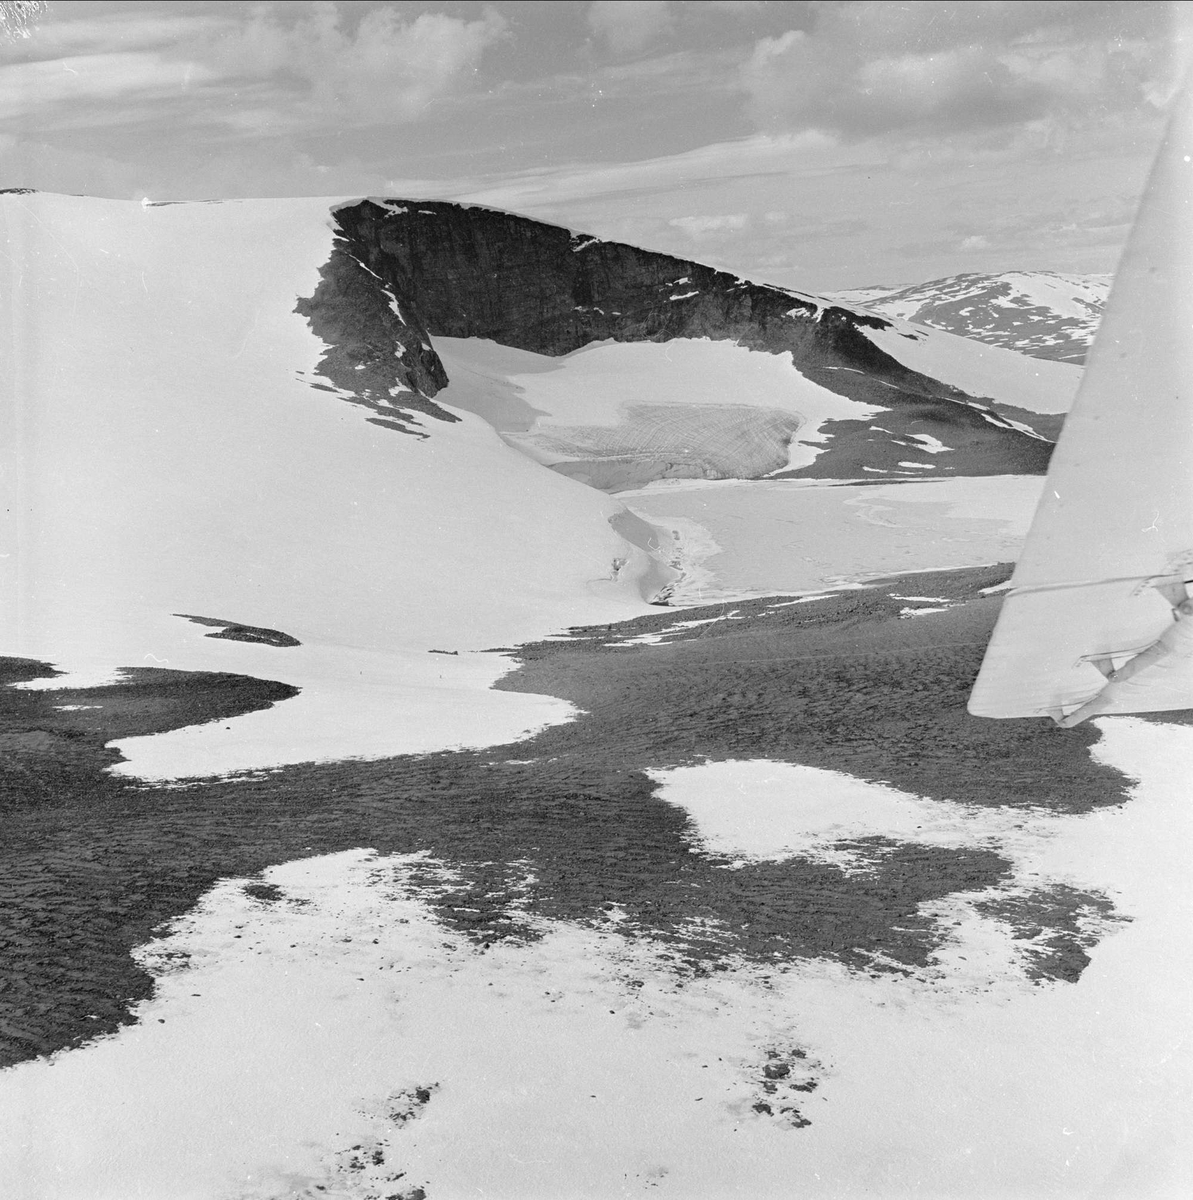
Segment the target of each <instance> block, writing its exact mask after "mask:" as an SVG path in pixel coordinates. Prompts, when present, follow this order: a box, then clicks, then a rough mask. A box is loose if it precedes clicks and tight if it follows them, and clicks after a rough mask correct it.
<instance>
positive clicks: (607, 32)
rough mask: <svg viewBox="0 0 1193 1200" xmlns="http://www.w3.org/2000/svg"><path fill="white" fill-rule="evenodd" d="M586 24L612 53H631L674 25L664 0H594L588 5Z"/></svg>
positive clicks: (667, 31)
mask: <svg viewBox="0 0 1193 1200" xmlns="http://www.w3.org/2000/svg"><path fill="white" fill-rule="evenodd" d="M588 27H589V28H590V29H591V30H592V31H593V33H595V34H596V35H597V36H598V37H601V38H603V39H604V40H605V41H606V42H608V44H609V48H610V49H611V50H612V51H613V52H614V53H615V54H632V53H634V52H635V51H638V50H641V49H642V48H643V47H644V46H645V45H646V44H647V43H648V42H651V41H653V40H654V39H655V38H657V37H659V36H661V35H662V34H664V33H669V32H671V30H672V28H673V27H674V20H673V18H672V14H671V9H670V6H669V5H668V4H667V3H666V0H596V2H595V3H593V4H590V5H589V6H588Z"/></svg>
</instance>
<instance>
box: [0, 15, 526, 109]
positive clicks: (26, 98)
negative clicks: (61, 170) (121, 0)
mask: <svg viewBox="0 0 1193 1200" xmlns="http://www.w3.org/2000/svg"><path fill="white" fill-rule="evenodd" d="M295 11H296V10H295V9H278V8H275V7H273V6H265V5H262V6H258V7H254V8H253V9H251V10H250V11H249V12H248V14H247V15H246V16H242V15H241V14H240V13H239V12H235V10H233V12H234V15H232V16H225V15H224V12H223V11H222V10H217V12H216V14H215V15H213V16H212V15H209V16H203V17H194V16H187V15H186V14H179V15H178V16H174V15H172V14H171V15H168V16H167V15H163V14H160V13H152V12H142V13H133V14H117V15H116V16H115V17H111V18H99V17H95V18H86V19H82V20H67V21H61V22H56V23H52V24H50V25H48V26H47V32H46V35H45V36H44V37H43V36H40V35H39V37H38V38H36V39H32V41H33V43H34V44H33V45H32V46H31V47H30V50H31V51H36V52H37V53H38V54H40V56H41V59H40V61H35V62H24V63H15V64H13V65H10V66H8V67H5V68H3V69H0V97H2V98H3V103H4V110H3V111H5V112H6V113H8V115H10V116H14V115H18V114H20V113H24V114H25V116H26V117H27V123H28V124H30V125H35V124H37V121H38V119H39V118H44V119H45V120H47V121H48V122H49V123H50V124H53V123H54V121H55V114H53V113H52V112H49V111H48V109H49V108H51V107H52V106H53V105H55V104H58V103H62V104H63V105H67V104H70V103H71V102H74V105H75V107H74V108H73V111H71V112H70V113H69V114H64V119H65V120H66V121H68V122H69V123H72V124H80V125H85V124H87V123H89V122H92V121H95V120H96V119H97V117H96V114H94V113H89V112H88V111H87V110H86V109H85V108H82V109H81V108H79V107H78V102H79V101H86V100H87V99H89V98H95V97H103V98H107V99H114V98H117V97H125V98H126V99H129V100H132V101H147V100H152V99H155V98H166V99H168V98H170V97H171V96H173V95H176V94H177V93H178V90H179V88H181V87H198V88H202V89H204V90H205V91H206V93H207V94H208V96H209V98H210V99H211V101H212V103H211V104H210V105H209V106H207V107H206V108H205V109H204V110H202V112H201V113H196V115H195V117H194V119H195V120H199V121H202V120H209V121H210V120H216V121H220V122H224V123H227V124H231V125H232V126H234V127H236V128H240V129H252V130H261V129H265V128H272V129H277V128H283V127H284V128H293V127H295V126H299V125H300V126H302V127H305V128H320V127H324V128H325V127H326V126H328V125H332V124H335V125H339V126H341V127H343V126H344V125H352V126H355V125H361V124H384V123H386V122H392V121H409V120H413V119H415V118H417V117H418V116H419V115H421V114H422V113H423V112H425V111H426V109H427V108H428V107H429V106H430V105H431V104H432V103H433V102H434V101H436V100H439V99H442V98H444V97H447V96H450V95H452V94H454V93H455V92H456V91H457V90H458V89H459V88H460V87H461V86H466V85H467V82H468V81H469V80H470V79H471V78H472V77H473V75H474V74H475V73H476V71H477V68H478V66H479V63H480V60H481V57H482V55H483V54H484V52H485V50H486V49H487V48H488V47H489V46H491V45H492V44H493V43H494V42H496V41H497V40H498V39H500V38H502V37H503V36H504V35H505V32H506V27H507V23H506V21H505V18H504V17H502V16H501V15H500V14H499V13H498V12H497V11H496V10H494V9H492V8H486V9H484V10H483V11H482V13H481V14H480V16H479V17H478V18H477V19H475V20H471V21H469V20H464V19H462V18H458V17H452V16H448V15H446V14H444V13H434V12H424V13H421V14H419V15H418V16H417V17H415V18H413V19H405V18H403V17H402V16H400V15H399V13H398V11H397V10H396V9H395V8H393V7H392V6H388V5H387V6H384V7H380V8H374V9H371V10H370V11H369V12H367V13H366V14H365V16H364V17H363V18H362V20H361V21H360V23H359V25H358V26H357V28H356V29H355V31H354V32H353V31H348V30H345V29H344V28H343V26H342V22H341V15H340V12H339V9H338V8H337V6H336V5H335V4H332V3H326V2H320V3H315V4H309V5H302V6H300V7H298V9H297V13H298V16H297V18H296V19H295V18H294V16H293V13H294V12H295ZM59 55H60V56H61V57H49V56H59ZM141 115H142V116H144V117H146V118H153V117H154V116H155V115H158V114H155V113H154V112H153V111H152V109H149V108H148V107H147V108H145V109H144V110H143V111H142V113H141ZM110 116H111V114H108V113H105V114H104V115H103V119H105V120H107V119H109V117H110Z"/></svg>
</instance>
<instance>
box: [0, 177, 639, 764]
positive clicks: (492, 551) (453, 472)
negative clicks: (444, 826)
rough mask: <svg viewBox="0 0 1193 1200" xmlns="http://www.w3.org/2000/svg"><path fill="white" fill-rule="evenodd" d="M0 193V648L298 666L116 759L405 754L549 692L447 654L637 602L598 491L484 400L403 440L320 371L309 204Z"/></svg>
mask: <svg viewBox="0 0 1193 1200" xmlns="http://www.w3.org/2000/svg"><path fill="white" fill-rule="evenodd" d="M3 199H4V205H3V212H4V221H5V235H6V238H7V244H8V252H9V254H10V255H11V256H12V261H13V263H14V265H13V266H12V267H10V268H7V269H9V270H11V274H10V276H9V281H10V282H11V284H12V288H11V291H10V290H9V289H6V295H7V296H10V297H11V304H12V309H11V310H10V313H7V314H5V320H4V326H3V327H4V329H5V330H12V331H13V332H14V334H15V336H14V338H13V341H12V343H11V344H10V345H8V346H6V347H5V348H4V358H5V360H6V361H9V362H15V364H16V370H15V372H13V373H11V374H6V376H5V385H4V386H5V388H6V390H7V392H8V394H7V396H6V397H5V412H6V414H7V419H8V420H10V421H11V424H10V425H9V426H8V429H7V434H6V438H5V441H6V444H8V445H9V446H10V447H16V448H17V453H16V457H15V463H14V466H15V470H14V471H10V472H8V473H7V478H8V479H9V481H10V483H11V485H12V488H13V492H14V495H13V496H12V503H11V505H10V506H8V507H9V512H11V513H15V514H16V516H15V520H13V519H10V521H9V525H10V529H9V531H8V533H9V540H10V541H11V542H12V543H13V544H12V545H11V546H10V547H9V548H8V549H9V556H8V557H7V558H5V559H4V560H2V561H3V563H4V582H5V590H4V600H5V608H4V613H5V625H4V627H5V652H6V653H8V654H16V655H23V656H27V657H32V658H38V659H43V660H46V661H49V662H52V663H55V664H57V665H59V666H61V667H63V668H65V669H68V670H70V671H73V672H83V673H85V674H86V675H87V676H88V677H93V678H94V677H96V676H101V677H106V676H110V675H111V674H112V672H114V671H115V670H117V669H118V668H121V667H135V666H160V667H165V666H168V667H170V668H176V669H177V668H182V669H185V670H208V671H225V672H227V671H230V672H239V673H243V674H248V675H253V676H258V677H262V678H266V679H276V680H280V681H283V682H285V683H288V684H291V685H293V686H296V687H299V688H301V689H302V691H301V694H300V695H299V696H297V697H296V698H294V699H291V700H288V701H285V702H283V703H281V704H277V705H275V706H274V707H272V708H270V709H266V710H264V711H259V712H255V713H250V714H248V715H245V716H242V717H239V718H237V719H236V720H234V721H230V722H228V723H227V727H226V728H225V725H224V723H222V722H221V723H219V724H215V725H212V724H204V725H198V726H192V727H190V728H188V729H184V730H179V731H177V732H174V733H167V734H160V735H158V736H156V737H152V738H145V739H138V740H137V741H136V742H134V743H131V744H128V743H126V744H124V745H123V746H122V750H123V752H124V754H125V756H126V758H128V759H129V763H128V764H127V769H129V770H132V771H135V772H138V773H141V774H148V775H161V774H167V775H169V774H184V775H185V774H203V773H208V772H212V771H222V770H229V769H237V768H248V767H259V766H267V765H269V764H272V763H280V762H287V761H300V760H306V759H313V758H329V757H332V758H334V757H349V756H354V755H382V754H394V753H398V752H402V751H419V750H426V749H431V748H438V747H441V746H450V745H453V744H461V743H477V742H486V741H491V740H493V739H497V740H504V739H506V738H508V737H511V736H515V735H517V734H518V733H520V732H521V731H524V730H526V729H528V728H532V727H536V726H540V725H541V724H542V723H543V722H544V721H547V720H552V719H559V718H560V717H561V716H563V715H565V714H566V712H567V707H566V706H565V705H560V704H558V703H557V702H549V701H545V700H541V699H537V698H532V697H521V696H511V695H498V694H496V693H493V692H491V691H489V690H488V688H489V685H490V684H491V683H492V682H493V680H494V679H495V678H496V677H497V676H499V675H500V674H501V673H502V671H503V669H504V667H503V663H502V661H501V660H500V659H496V658H494V656H492V655H484V656H483V657H482V656H477V655H473V654H470V653H468V652H469V651H475V650H483V649H488V648H491V647H493V646H500V645H508V644H510V643H511V642H516V641H520V640H525V639H526V638H528V637H533V636H538V635H541V634H544V633H547V632H550V631H551V630H553V629H556V628H560V627H563V626H566V625H568V624H570V623H574V622H575V621H579V620H591V619H596V618H603V619H613V618H616V617H625V616H628V615H632V614H633V613H636V612H639V611H641V610H642V606H643V600H644V595H643V589H644V588H645V589H646V590H647V591H649V589H650V587H651V586H657V585H658V581H657V580H656V581H655V582H654V584H653V585H652V583H651V579H652V576H651V574H650V573H651V570H652V569H653V568H652V564H651V562H650V560H649V559H648V556H647V555H646V553H645V552H644V551H643V550H641V549H639V548H637V547H636V546H633V545H631V544H629V543H628V542H626V541H625V539H624V538H622V537H621V536H619V535H618V534H617V533H615V532H614V531H613V529H612V528H611V527H610V524H609V521H610V519H611V518H617V517H618V516H619V515H620V514H622V513H623V512H624V510H623V509H622V508H621V506H620V505H618V504H617V503H616V502H614V501H612V500H610V499H608V498H607V497H605V496H603V495H601V494H600V493H599V492H597V491H594V490H592V489H591V488H586V487H584V486H583V485H581V484H579V483H576V482H573V481H572V480H570V479H566V478H564V477H562V476H560V475H558V474H557V473H555V472H551V471H545V470H543V469H542V468H541V467H540V466H538V465H537V464H536V463H534V462H533V461H531V460H530V459H528V458H526V457H525V456H524V455H522V454H520V453H518V452H517V451H515V450H512V449H511V448H510V447H508V446H506V445H505V444H504V443H502V442H501V440H500V439H499V438H498V436H497V435H496V434H495V433H494V431H493V430H492V429H491V428H490V427H489V426H488V425H487V424H486V423H485V422H483V421H482V420H480V419H479V418H476V417H474V416H470V415H467V414H461V415H460V417H459V418H457V419H455V420H452V421H444V422H436V423H435V424H436V428H435V434H434V437H430V438H419V437H408V436H401V435H400V434H398V433H395V432H394V431H393V430H391V429H388V428H384V427H379V426H378V425H376V424H374V423H370V422H369V421H367V420H366V418H367V417H368V416H369V415H370V411H369V410H367V409H362V408H360V407H358V406H354V405H352V404H349V403H345V402H344V401H345V398H349V399H351V398H352V397H351V396H350V395H348V394H336V392H335V390H334V389H332V388H330V387H328V386H327V385H323V386H322V387H315V386H312V382H314V383H317V382H318V380H317V377H316V376H315V375H314V374H313V372H314V371H315V369H316V364H317V362H318V360H319V356H320V354H321V353H322V352H323V350H324V349H325V346H324V344H323V343H322V342H321V341H320V340H319V339H318V338H317V337H315V336H314V335H313V334H312V333H311V331H310V329H309V328H308V326H307V322H306V321H305V320H304V319H303V318H302V317H301V316H300V315H298V314H296V313H295V312H294V307H295V299H296V297H298V296H301V295H303V294H307V293H309V292H310V291H311V290H312V289H313V288H314V286H315V285H316V283H317V280H318V270H319V267H320V266H321V265H322V264H323V263H324V262H326V261H327V259H328V257H329V255H330V254H331V246H332V238H333V231H332V228H331V219H330V216H329V204H328V202H327V201H326V200H301V201H274V200H271V201H263V202H259V203H255V202H229V203H224V204H210V205H206V204H187V205H170V206H161V207H152V206H150V207H142V206H141V205H137V204H129V203H124V202H116V201H102V200H92V199H77V198H69V197H61V196H50V195H19V196H6V197H4V198H3ZM177 614H188V615H195V616H200V617H205V618H212V619H215V620H219V621H225V622H234V623H239V624H241V625H247V626H254V627H261V628H266V629H271V630H278V631H281V632H282V633H284V634H287V635H290V636H291V637H292V638H295V639H297V640H298V641H299V642H300V643H301V645H298V646H289V647H278V646H274V645H262V644H250V643H246V642H243V641H237V640H227V639H218V638H212V637H210V636H209V635H210V633H211V632H212V631H211V629H210V628H209V627H207V626H203V625H199V624H196V623H194V622H192V621H189V620H187V619H184V618H183V617H181V616H179V615H177ZM431 650H443V651H448V652H452V653H448V654H437V655H430V654H429V653H428V651H431ZM456 651H459V652H460V653H458V654H457V653H455V652H456Z"/></svg>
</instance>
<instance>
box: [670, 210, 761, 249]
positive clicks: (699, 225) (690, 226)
mask: <svg viewBox="0 0 1193 1200" xmlns="http://www.w3.org/2000/svg"><path fill="white" fill-rule="evenodd" d="M749 220H750V218H749V215H748V214H747V213H744V212H739V213H724V214H723V215H721V216H717V217H672V218H671V220H670V221H668V222H667V224H668V225H671V226H674V228H676V229H682V230H683V231H684V233H686V234H687V235H688V237H690V238H691V239H692V240H693V241H695V242H700V241H704V239H705V238H709V237H719V236H723V235H724V234H726V233H738V232H740V231H741V230H743V229H745V227H746V225H747V224H748V223H749Z"/></svg>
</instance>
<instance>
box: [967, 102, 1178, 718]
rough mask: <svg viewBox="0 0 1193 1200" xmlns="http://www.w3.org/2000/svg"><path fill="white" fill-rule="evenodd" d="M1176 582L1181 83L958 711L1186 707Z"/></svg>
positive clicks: (1062, 713)
mask: <svg viewBox="0 0 1193 1200" xmlns="http://www.w3.org/2000/svg"><path fill="white" fill-rule="evenodd" d="M1189 580H1193V89H1191V88H1190V86H1188V85H1186V87H1185V89H1184V91H1183V93H1182V95H1181V96H1180V98H1179V99H1178V101H1177V103H1176V105H1175V107H1174V110H1173V115H1172V118H1171V123H1170V125H1169V129H1168V134H1167V136H1166V138H1165V141H1164V144H1163V145H1162V147H1161V149H1160V153H1159V155H1158V156H1157V159H1156V165H1155V167H1154V168H1153V170H1152V174H1151V177H1150V179H1149V180H1148V186H1147V188H1146V190H1145V192H1144V197H1143V201H1142V203H1141V205H1140V209H1139V215H1138V217H1137V218H1136V221H1135V225H1134V228H1133V229H1132V231H1131V235H1130V238H1129V239H1128V241H1127V246H1126V249H1125V250H1124V251H1123V257H1122V262H1121V264H1120V266H1119V270H1118V273H1117V275H1116V276H1115V280H1114V286H1113V288H1112V289H1111V292H1110V297H1109V299H1108V301H1107V305H1106V312H1105V315H1104V317H1103V319H1102V324H1101V328H1100V329H1099V330H1098V335H1097V338H1096V339H1095V341H1094V345H1093V347H1092V349H1091V351H1090V354H1089V358H1088V361H1087V365H1086V370H1085V376H1084V378H1083V380H1082V383H1081V387H1080V389H1079V391H1078V393H1077V398H1076V400H1075V401H1074V404H1073V409H1072V411H1071V412H1070V414H1069V416H1068V417H1067V419H1066V421H1065V426H1064V430H1063V431H1062V433H1061V437H1060V440H1059V441H1058V443H1057V446H1056V450H1055V451H1054V452H1053V455H1052V462H1051V464H1050V466H1049V471H1048V480H1047V483H1046V485H1045V487H1044V493H1043V497H1042V498H1041V500H1040V506H1039V508H1038V509H1037V511H1036V515H1035V519H1034V520H1033V522H1032V526H1031V530H1030V532H1029V533H1028V536H1027V541H1026V543H1025V544H1024V547H1023V553H1022V555H1021V556H1020V558H1019V562H1018V563H1017V564H1016V566H1015V574H1014V576H1013V578H1012V580H1011V591H1010V593H1009V594H1008V596H1007V598H1006V601H1005V602H1004V605H1003V610H1002V613H1001V615H1000V617H999V620H998V625H997V626H996V628H995V630H994V636H993V637H992V638H991V641H990V646H989V648H988V650H987V652H986V658H985V661H984V662H983V663H982V670H981V673H980V674H979V676H978V680H977V683H976V684H975V685H974V690H973V694H972V696H971V698H970V704H969V710H970V712H972V713H974V714H975V715H977V716H984V717H1031V716H1044V715H1048V716H1054V717H1056V718H1057V719H1058V720H1061V721H1062V723H1063V724H1075V723H1077V722H1078V721H1079V720H1083V719H1085V717H1088V716H1094V715H1096V714H1097V713H1127V712H1155V711H1161V710H1166V709H1168V710H1170V709H1175V708H1193V604H1190V603H1188V595H1187V593H1186V590H1185V583H1186V581H1189ZM1190 587H1191V588H1193V583H1191V584H1190Z"/></svg>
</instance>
